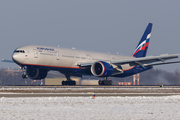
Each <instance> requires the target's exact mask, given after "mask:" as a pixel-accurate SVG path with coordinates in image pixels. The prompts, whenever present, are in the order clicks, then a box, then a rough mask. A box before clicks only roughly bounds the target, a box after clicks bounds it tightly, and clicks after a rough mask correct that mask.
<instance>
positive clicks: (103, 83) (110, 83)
mask: <svg viewBox="0 0 180 120" xmlns="http://www.w3.org/2000/svg"><path fill="white" fill-rule="evenodd" d="M98 83H99V85H112V80H108V79H107V78H106V77H105V79H104V80H99V81H98Z"/></svg>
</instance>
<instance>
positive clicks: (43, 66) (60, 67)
mask: <svg viewBox="0 0 180 120" xmlns="http://www.w3.org/2000/svg"><path fill="white" fill-rule="evenodd" d="M23 65H32V66H43V67H56V68H73V69H82V67H65V66H52V65H39V64H26V63H25V64H23Z"/></svg>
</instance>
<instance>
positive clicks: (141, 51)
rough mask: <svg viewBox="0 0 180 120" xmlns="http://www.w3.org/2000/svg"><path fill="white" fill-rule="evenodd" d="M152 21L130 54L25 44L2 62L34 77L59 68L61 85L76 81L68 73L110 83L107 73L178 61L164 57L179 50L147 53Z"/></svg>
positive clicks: (127, 72)
mask: <svg viewBox="0 0 180 120" xmlns="http://www.w3.org/2000/svg"><path fill="white" fill-rule="evenodd" d="M152 25H153V24H152V23H149V24H148V26H147V28H146V29H145V32H144V34H143V36H142V38H141V40H140V41H139V44H138V45H137V47H136V49H135V50H134V52H133V55H132V56H123V55H115V54H108V53H98V52H90V51H82V50H76V49H66V48H59V47H48V46H40V45H26V46H22V47H19V48H17V49H15V50H14V52H13V54H12V60H5V59H2V62H14V63H16V64H17V65H19V66H20V68H21V69H23V70H24V73H23V75H22V78H27V77H29V78H30V79H33V80H40V79H44V78H46V76H47V74H48V72H49V71H59V72H60V73H62V74H64V75H65V76H66V78H67V80H66V81H62V85H76V82H75V81H73V80H71V79H70V77H71V76H77V77H82V75H93V76H96V77H102V78H103V79H102V80H99V81H98V83H99V85H112V80H109V79H108V77H127V76H130V75H134V74H137V73H140V72H143V71H146V70H150V69H152V68H153V66H155V65H162V64H172V63H179V62H180V61H167V60H170V59H174V58H178V56H179V55H180V54H171V55H168V54H164V55H159V56H146V53H147V49H148V46H149V41H150V37H151V30H152Z"/></svg>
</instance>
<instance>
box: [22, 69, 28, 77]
mask: <svg viewBox="0 0 180 120" xmlns="http://www.w3.org/2000/svg"><path fill="white" fill-rule="evenodd" d="M21 69H23V74H22V78H23V79H26V78H28V75H27V74H26V69H25V68H24V67H23V68H21Z"/></svg>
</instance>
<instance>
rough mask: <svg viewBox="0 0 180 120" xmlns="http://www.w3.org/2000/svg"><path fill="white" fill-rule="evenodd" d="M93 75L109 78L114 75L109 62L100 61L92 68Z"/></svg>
mask: <svg viewBox="0 0 180 120" xmlns="http://www.w3.org/2000/svg"><path fill="white" fill-rule="evenodd" d="M91 73H92V74H93V75H94V76H97V77H108V76H111V75H112V74H113V67H112V65H111V64H109V63H107V62H104V61H98V62H95V63H94V64H93V65H92V66H91Z"/></svg>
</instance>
